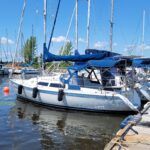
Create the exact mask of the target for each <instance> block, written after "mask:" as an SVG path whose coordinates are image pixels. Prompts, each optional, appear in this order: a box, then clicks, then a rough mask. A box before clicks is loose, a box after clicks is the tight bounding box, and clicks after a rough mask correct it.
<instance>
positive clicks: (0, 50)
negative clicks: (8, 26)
mask: <svg viewBox="0 0 150 150" xmlns="http://www.w3.org/2000/svg"><path fill="white" fill-rule="evenodd" d="M0 56H1V58H0V59H1V60H0V62H2V57H3V53H2V49H1V37H0Z"/></svg>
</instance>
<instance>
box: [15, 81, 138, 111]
mask: <svg viewBox="0 0 150 150" xmlns="http://www.w3.org/2000/svg"><path fill="white" fill-rule="evenodd" d="M12 82H13V83H14V87H15V90H16V93H17V96H18V97H20V98H24V99H27V100H28V101H32V102H35V103H40V104H43V105H46V106H54V107H59V108H67V109H76V110H86V111H115V112H116V111H118V112H124V111H125V112H127V111H135V110H133V109H132V108H131V107H129V105H127V104H126V103H125V102H124V101H126V99H127V98H126V97H125V96H123V95H120V94H118V93H114V92H112V91H108V92H106V91H105V92H104V91H100V90H95V89H94V90H93V89H86V92H84V89H83V90H82V91H80V90H69V89H64V93H65V94H64V96H63V99H62V101H59V100H58V90H59V89H58V88H51V87H47V88H43V87H38V93H37V97H36V98H33V96H32V95H33V88H34V87H35V86H33V87H31V86H30V87H28V86H26V85H23V89H22V94H18V85H19V83H17V82H15V81H12ZM128 94H129V96H134V97H133V98H134V99H135V100H136V101H135V103H136V104H135V105H136V108H139V107H140V106H141V103H140V99H139V97H138V95H137V93H136V92H135V91H132V92H131V93H128ZM132 94H133V95H132ZM133 102H134V100H133ZM132 104H133V103H132Z"/></svg>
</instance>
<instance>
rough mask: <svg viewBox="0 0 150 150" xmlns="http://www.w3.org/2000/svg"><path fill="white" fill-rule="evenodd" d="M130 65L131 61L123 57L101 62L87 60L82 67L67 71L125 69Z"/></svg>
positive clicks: (77, 66)
mask: <svg viewBox="0 0 150 150" xmlns="http://www.w3.org/2000/svg"><path fill="white" fill-rule="evenodd" d="M131 65H132V59H130V58H127V57H124V56H114V57H106V58H104V59H102V60H89V61H88V62H86V63H84V64H82V65H76V64H75V65H73V66H70V67H68V69H69V70H74V71H80V70H82V69H86V68H112V67H126V66H131Z"/></svg>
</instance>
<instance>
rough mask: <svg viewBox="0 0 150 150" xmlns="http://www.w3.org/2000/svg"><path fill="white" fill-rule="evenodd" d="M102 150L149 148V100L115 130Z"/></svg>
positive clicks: (146, 149) (149, 149)
mask: <svg viewBox="0 0 150 150" xmlns="http://www.w3.org/2000/svg"><path fill="white" fill-rule="evenodd" d="M104 150H150V102H148V103H147V104H145V106H144V108H143V110H142V111H141V112H140V113H139V114H137V115H134V117H133V120H130V121H128V122H127V124H126V125H125V127H124V128H123V129H120V130H119V131H118V132H117V134H116V136H115V137H114V138H113V139H112V140H111V141H110V142H109V143H108V144H107V145H106V146H105V148H104Z"/></svg>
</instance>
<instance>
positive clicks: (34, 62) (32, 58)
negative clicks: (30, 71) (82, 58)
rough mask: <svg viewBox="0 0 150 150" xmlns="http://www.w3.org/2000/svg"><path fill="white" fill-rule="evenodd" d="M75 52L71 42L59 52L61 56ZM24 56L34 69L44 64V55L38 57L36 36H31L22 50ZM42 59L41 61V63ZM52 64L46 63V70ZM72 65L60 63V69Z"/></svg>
mask: <svg viewBox="0 0 150 150" xmlns="http://www.w3.org/2000/svg"><path fill="white" fill-rule="evenodd" d="M72 50H73V46H72V43H71V42H70V41H69V42H67V43H66V44H65V46H64V47H63V46H62V47H61V49H60V50H59V55H71V54H72ZM22 56H23V59H24V62H25V63H26V64H28V65H30V66H33V67H34V68H39V67H40V66H41V63H42V54H41V55H40V56H38V54H37V40H36V37H35V36H30V38H28V39H27V40H26V42H25V44H24V46H23V48H22ZM39 59H40V61H39ZM52 63H53V62H51V63H46V68H47V67H49V66H50V65H52ZM69 65H71V62H59V67H67V66H69Z"/></svg>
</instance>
